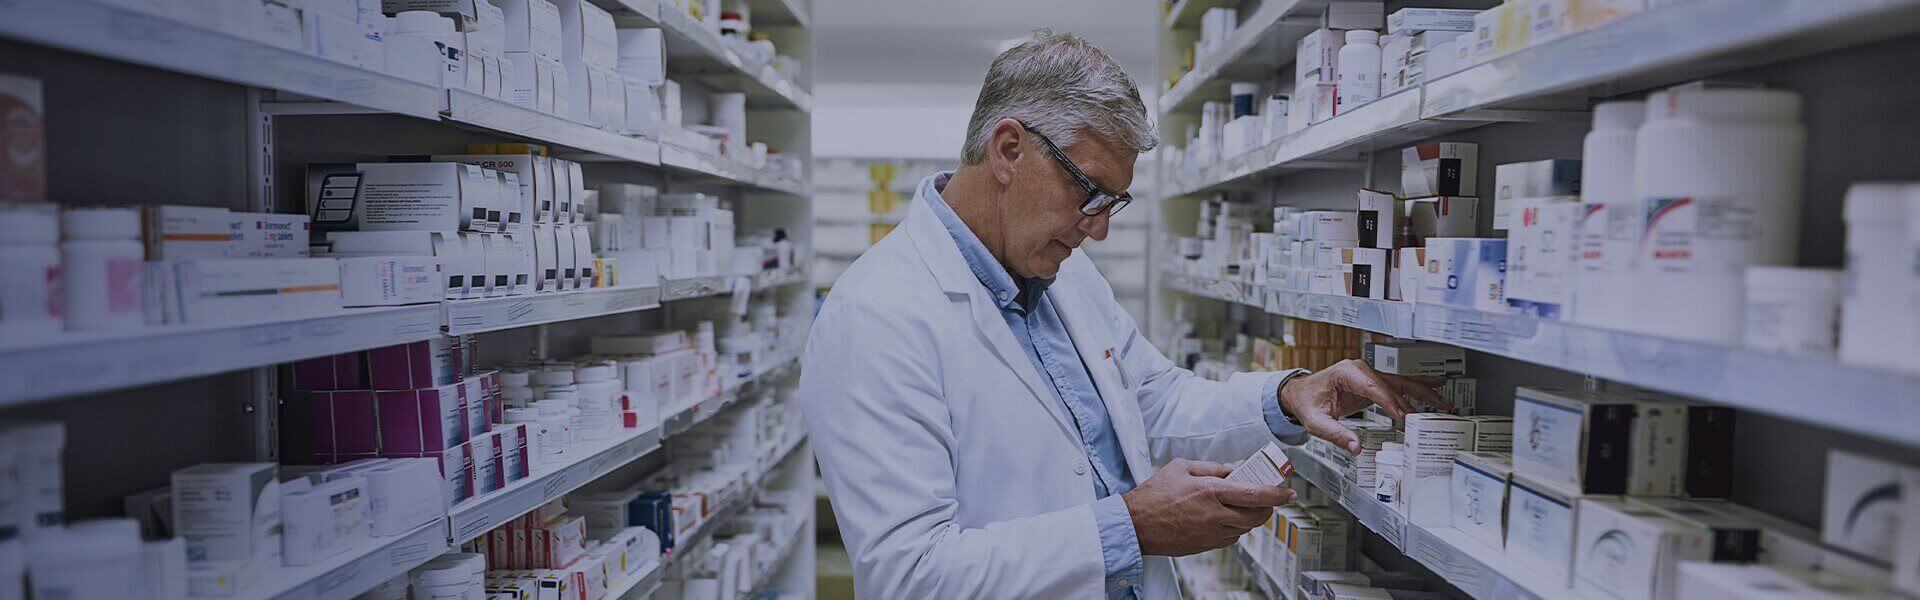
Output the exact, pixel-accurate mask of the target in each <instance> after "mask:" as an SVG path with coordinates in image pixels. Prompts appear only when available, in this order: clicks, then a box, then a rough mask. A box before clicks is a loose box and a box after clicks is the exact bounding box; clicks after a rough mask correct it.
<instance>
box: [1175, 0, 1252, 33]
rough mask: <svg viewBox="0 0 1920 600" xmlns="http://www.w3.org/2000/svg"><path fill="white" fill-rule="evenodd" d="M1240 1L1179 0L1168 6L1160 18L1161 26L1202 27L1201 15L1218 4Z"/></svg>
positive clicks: (1231, 4)
mask: <svg viewBox="0 0 1920 600" xmlns="http://www.w3.org/2000/svg"><path fill="white" fill-rule="evenodd" d="M1235 4H1238V2H1233V1H1227V0H1179V1H1177V2H1174V3H1173V6H1169V7H1167V14H1166V15H1165V16H1163V17H1161V19H1160V26H1161V27H1165V28H1167V29H1187V28H1198V27H1200V15H1202V14H1205V13H1206V12H1207V9H1209V8H1213V7H1216V6H1233V5H1235Z"/></svg>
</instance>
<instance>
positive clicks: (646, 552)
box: [476, 527, 660, 598]
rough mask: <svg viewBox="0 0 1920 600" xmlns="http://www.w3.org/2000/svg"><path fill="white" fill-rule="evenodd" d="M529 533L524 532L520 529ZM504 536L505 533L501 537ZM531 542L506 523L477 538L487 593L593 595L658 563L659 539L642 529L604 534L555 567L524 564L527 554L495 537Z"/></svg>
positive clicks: (568, 596) (518, 596) (622, 583)
mask: <svg viewBox="0 0 1920 600" xmlns="http://www.w3.org/2000/svg"><path fill="white" fill-rule="evenodd" d="M522 531H526V530H522ZM503 534H505V535H503ZM503 537H504V538H508V539H516V540H525V541H528V542H531V541H533V540H534V539H535V538H534V537H533V536H518V537H515V536H512V535H511V532H510V531H509V530H508V529H507V528H505V527H503V528H500V529H496V530H494V532H492V533H490V534H488V535H487V536H483V537H482V538H481V539H479V540H476V544H477V545H479V546H480V550H481V552H482V554H483V555H484V556H485V557H486V562H487V565H488V566H489V567H490V569H489V570H488V571H487V575H486V584H485V588H486V590H487V593H488V594H489V595H494V594H499V595H500V596H501V597H508V598H538V597H543V596H540V595H538V592H539V591H541V590H548V591H554V590H557V591H558V594H559V595H558V596H557V597H560V598H594V597H596V596H594V595H592V594H594V593H602V594H604V593H605V591H606V590H609V589H615V588H619V587H621V586H622V585H625V584H627V583H629V582H631V581H632V580H633V578H634V577H638V576H640V574H641V573H643V572H644V571H645V569H646V567H647V566H648V565H652V564H656V563H658V562H659V561H660V542H659V537H658V536H656V535H654V534H653V532H652V531H649V530H647V529H646V528H644V527H632V528H628V529H627V530H625V531H622V532H619V533H617V534H615V535H613V536H611V537H605V538H601V539H599V540H598V541H599V542H600V543H599V544H597V545H594V546H592V547H591V548H587V549H586V551H585V552H584V553H583V554H582V555H581V556H580V558H578V559H576V560H574V561H573V562H572V563H571V564H567V565H564V566H560V567H552V568H537V567H529V566H525V564H524V562H523V561H521V560H520V558H519V557H520V556H522V555H523V554H524V552H519V553H516V552H515V551H516V550H519V548H513V547H510V546H508V545H507V544H506V543H504V542H500V543H496V542H495V541H494V540H495V539H496V538H503Z"/></svg>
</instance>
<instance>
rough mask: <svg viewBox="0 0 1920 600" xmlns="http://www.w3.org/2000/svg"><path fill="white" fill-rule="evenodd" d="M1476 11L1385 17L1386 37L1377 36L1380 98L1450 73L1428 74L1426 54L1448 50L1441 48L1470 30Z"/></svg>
mask: <svg viewBox="0 0 1920 600" xmlns="http://www.w3.org/2000/svg"><path fill="white" fill-rule="evenodd" d="M1479 13H1480V11H1477V10H1472V9H1451V8H1402V9H1400V10H1397V11H1394V12H1393V14H1390V15H1387V35H1384V36H1381V37H1380V69H1381V71H1382V73H1381V74H1380V96H1381V97H1386V96H1389V95H1392V94H1395V93H1399V92H1401V91H1404V90H1407V89H1411V88H1414V87H1418V86H1419V85H1420V84H1422V83H1426V82H1427V80H1428V79H1429V78H1430V77H1439V76H1441V75H1445V74H1446V73H1450V72H1451V70H1450V69H1446V70H1444V72H1440V73H1428V72H1427V67H1428V65H1429V64H1430V63H1431V59H1430V58H1429V55H1430V54H1433V53H1435V52H1441V51H1445V50H1451V49H1452V46H1446V47H1442V45H1443V44H1447V43H1448V42H1452V41H1454V40H1456V39H1458V38H1460V37H1461V36H1464V35H1466V34H1468V33H1470V32H1472V31H1473V17H1474V15H1477V14H1479Z"/></svg>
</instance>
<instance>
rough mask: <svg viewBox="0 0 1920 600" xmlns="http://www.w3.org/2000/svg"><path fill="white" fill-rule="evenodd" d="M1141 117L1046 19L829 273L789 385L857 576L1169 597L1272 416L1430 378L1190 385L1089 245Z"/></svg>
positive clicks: (1237, 491)
mask: <svg viewBox="0 0 1920 600" xmlns="http://www.w3.org/2000/svg"><path fill="white" fill-rule="evenodd" d="M1157 141H1158V140H1157V136H1156V135H1155V133H1154V132H1153V128H1152V125H1151V124H1149V123H1148V121H1147V116H1146V108H1145V106H1144V105H1143V104H1142V103H1141V101H1140V95H1139V91H1138V90H1137V89H1136V87H1135V86H1134V83H1133V79H1132V78H1130V77H1128V76H1127V74H1126V73H1125V72H1123V71H1122V70H1121V69H1120V67H1119V66H1118V65H1116V64H1114V62H1113V60H1112V59H1111V58H1108V57H1107V55H1106V54H1105V53H1103V52H1101V51H1100V50H1099V49H1098V48H1095V47H1093V45H1091V44H1089V43H1087V42H1086V41H1085V40H1082V39H1080V38H1078V37H1075V36H1072V35H1066V34H1056V33H1053V32H1049V31H1046V30H1040V31H1038V32H1036V33H1035V35H1034V37H1033V39H1031V40H1029V41H1027V42H1025V43H1022V44H1020V45H1018V46H1015V47H1013V48H1012V49H1009V50H1007V51H1006V52H1005V53H1003V54H1001V55H1000V57H999V58H997V59H995V60H994V62H993V65H992V66H991V67H990V68H989V69H988V71H987V79H986V83H985V84H984V86H983V87H982V89H981V91H980V98H979V100H978V101H977V103H976V104H975V107H974V112H973V118H972V120H971V122H970V123H969V124H968V129H967V140H966V146H965V148H964V149H963V152H962V157H963V160H962V164H961V165H960V167H959V168H958V169H956V170H955V171H953V172H951V173H938V174H935V175H933V176H931V177H928V178H927V179H926V180H924V181H922V182H921V184H920V188H919V190H918V192H917V194H916V197H915V199H914V201H913V206H912V208H911V209H910V214H909V216H908V217H907V219H906V221H905V222H903V223H902V225H901V227H900V228H899V229H898V230H896V231H895V232H894V233H893V234H891V235H889V236H887V238H886V239H884V240H881V241H880V243H878V244H875V245H874V247H873V249H872V250H869V251H868V252H867V254H866V255H865V256H862V257H861V258H860V260H858V261H856V262H855V263H854V264H853V266H852V267H851V268H849V269H848V270H847V272H846V273H845V274H843V275H842V276H841V277H840V279H839V281H838V282H836V283H835V285H834V290H833V293H832V294H831V295H830V296H829V297H828V298H827V301H826V304H825V305H824V306H823V307H822V309H821V312H820V316H819V318H818V320H817V321H816V322H815V324H814V328H813V333H812V336H811V338H810V339H809V341H808V347H807V351H806V356H805V358H804V359H803V360H804V368H803V370H802V375H801V382H800V390H799V396H800V405H801V409H802V411H803V413H804V415H805V417H806V420H807V425H808V428H809V429H810V431H811V434H812V436H813V438H814V440H815V449H816V452H817V454H818V456H819V459H820V464H821V467H822V472H823V473H824V475H825V477H826V482H827V490H828V492H829V494H830V496H831V497H832V499H833V505H834V512H835V514H836V515H837V516H838V518H839V524H840V528H841V534H842V537H843V538H844V539H845V540H846V542H847V552H848V554H849V555H850V556H851V558H852V559H853V563H854V580H855V584H856V587H857V589H858V591H859V592H860V594H861V595H862V596H866V597H874V598H1087V597H1101V596H1105V597H1108V598H1132V597H1148V598H1164V597H1173V596H1174V595H1176V594H1177V588H1176V584H1175V582H1174V581H1173V576H1172V568H1171V561H1169V560H1168V559H1167V558H1166V557H1169V556H1181V555H1186V554H1192V553H1196V552H1201V551H1204V550H1209V549H1214V548H1220V547H1222V546H1225V545H1227V544H1230V543H1232V542H1233V541H1234V539H1236V538H1237V537H1238V536H1240V535H1241V534H1243V533H1245V532H1247V531H1248V530H1250V529H1252V528H1254V527H1257V526H1259V525H1260V524H1261V523H1264V522H1265V521H1266V520H1267V518H1268V517H1269V516H1271V509H1272V507H1274V506H1278V505H1280V504H1284V503H1286V502H1288V501H1291V500H1292V498H1293V495H1292V492H1291V491H1289V490H1286V489H1282V488H1277V487H1271V486H1258V485H1252V484H1246V483H1240V482H1233V481H1227V480H1226V479H1224V476H1225V475H1226V474H1227V473H1228V469H1227V468H1226V467H1223V466H1221V465H1219V464H1216V463H1212V462H1190V461H1189V460H1187V459H1196V460H1212V461H1229V460H1239V459H1242V458H1245V457H1247V456H1248V455H1250V454H1252V453H1254V452H1255V451H1256V450H1258V449H1259V448H1260V447H1262V446H1264V445H1265V444H1267V443H1268V442H1270V441H1273V440H1274V439H1276V438H1278V439H1280V440H1282V441H1285V442H1287V443H1293V444H1298V443H1300V442H1303V441H1305V439H1306V436H1307V435H1308V434H1309V433H1311V434H1313V435H1318V436H1321V437H1324V438H1327V439H1330V440H1333V441H1335V442H1337V443H1340V444H1341V445H1342V446H1343V447H1346V448H1348V449H1349V450H1351V451H1357V450H1358V448H1359V441H1358V439H1357V438H1356V437H1355V436H1354V434H1353V432H1351V431H1349V430H1347V429H1346V428H1344V427H1342V426H1341V425H1339V424H1338V423H1336V422H1335V421H1334V419H1335V417H1337V416H1340V415H1344V414H1347V413H1352V412H1354V411H1357V410H1359V409H1361V408H1363V407H1365V406H1367V405H1368V404H1369V403H1373V404H1379V405H1380V406H1382V407H1383V408H1385V409H1386V410H1387V412H1388V413H1390V414H1392V415H1394V416H1401V415H1403V414H1404V413H1406V412H1408V411H1409V410H1410V408H1409V406H1408V404H1407V400H1406V396H1408V395H1412V396H1417V397H1419V398H1421V399H1423V400H1425V401H1427V402H1430V403H1433V404H1436V405H1439V404H1442V402H1441V401H1440V398H1439V397H1438V395H1437V394H1435V393H1434V392H1433V390H1432V389H1431V388H1430V387H1429V384H1435V383H1438V382H1437V381H1431V382H1430V381H1415V380H1411V379H1405V378H1400V377H1395V376H1392V375H1382V374H1379V373H1375V372H1373V371H1372V370H1371V369H1368V368H1367V367H1366V366H1365V365H1364V364H1362V363H1358V362H1353V361H1349V362H1346V363H1342V364H1341V365H1339V366H1337V367H1335V368H1332V369H1328V370H1326V371H1322V372H1320V373H1313V374H1308V373H1306V372H1305V371H1299V370H1295V371H1288V372H1283V373H1241V374H1238V375H1235V376H1234V377H1232V378H1230V379H1229V380H1227V381H1225V382H1212V381H1204V380H1201V379H1199V378H1197V377H1195V376H1194V375H1193V373H1191V372H1189V371H1186V370H1184V369H1180V368H1177V367H1175V366H1174V365H1173V364H1172V363H1171V362H1170V361H1168V360H1167V359H1166V357H1164V356H1162V355H1161V354H1160V353H1159V352H1158V351H1157V350H1155V349H1154V348H1153V347H1152V345H1151V344H1149V343H1147V342H1146V341H1145V340H1144V339H1142V338H1141V336H1140V333H1139V331H1138V330H1137V329H1136V328H1135V326H1134V323H1133V320H1132V319H1131V318H1129V317H1128V316H1127V314H1126V313H1125V312H1124V311H1123V310H1122V309H1121V308H1120V306H1119V304H1118V303H1116V302H1115V301H1114V299H1113V292H1112V290H1111V289H1110V288H1109V287H1108V285H1107V283H1106V281H1105V280H1104V279H1102V278H1101V276H1100V273H1099V272H1098V271H1097V270H1095V269H1094V267H1093V264H1092V263H1091V262H1089V261H1088V260H1087V258H1086V257H1085V255H1084V254H1082V253H1078V252H1075V250H1076V249H1077V248H1079V247H1080V245H1081V244H1082V243H1084V242H1086V241H1087V240H1088V239H1092V240H1095V241H1098V240H1101V239H1104V238H1106V235H1107V224H1108V222H1109V220H1110V219H1112V218H1113V217H1114V215H1115V213H1117V212H1119V210H1120V209H1121V208H1124V207H1125V206H1126V205H1127V203H1128V202H1129V201H1130V200H1131V196H1129V195H1128V194H1127V192H1126V190H1127V188H1128V187H1129V186H1131V185H1132V182H1133V164H1134V160H1135V159H1136V158H1137V157H1138V156H1139V154H1140V153H1142V152H1145V151H1147V150H1149V149H1152V148H1153V146H1154V145H1155V144H1156V143H1157Z"/></svg>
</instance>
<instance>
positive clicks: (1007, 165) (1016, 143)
mask: <svg viewBox="0 0 1920 600" xmlns="http://www.w3.org/2000/svg"><path fill="white" fill-rule="evenodd" d="M1026 138H1027V130H1026V129H1025V128H1023V127H1021V126H1020V122H1019V121H1015V120H1013V119H1001V120H1000V122H998V123H994V124H993V131H992V132H991V133H990V134H989V135H988V136H987V164H988V166H991V167H992V168H993V177H994V179H996V180H998V181H999V182H1000V185H1003V186H1004V185H1010V184H1012V183H1013V172H1014V171H1015V170H1017V169H1018V167H1019V162H1020V157H1021V156H1022V155H1023V154H1024V153H1025V151H1026V147H1025V146H1024V144H1025V142H1026Z"/></svg>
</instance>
